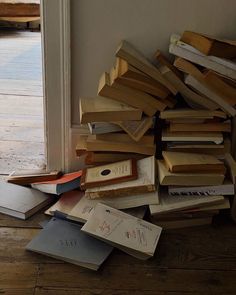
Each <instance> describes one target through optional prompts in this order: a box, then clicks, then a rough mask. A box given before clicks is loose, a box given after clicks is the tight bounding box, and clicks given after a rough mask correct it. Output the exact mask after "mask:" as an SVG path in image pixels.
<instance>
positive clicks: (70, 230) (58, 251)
mask: <svg viewBox="0 0 236 295" xmlns="http://www.w3.org/2000/svg"><path fill="white" fill-rule="evenodd" d="M26 249H27V250H30V251H33V252H37V253H40V254H44V255H48V256H50V257H53V258H57V259H61V260H64V261H66V262H69V263H73V264H76V265H80V266H83V267H86V268H89V269H92V270H97V269H98V268H99V266H100V265H101V264H102V263H103V262H104V261H105V260H106V258H107V257H108V256H109V255H110V253H111V252H112V250H113V248H112V247H111V246H110V245H107V244H105V243H104V242H102V241H99V240H97V239H95V238H93V237H91V236H89V235H87V234H85V233H84V232H82V231H81V225H79V224H75V223H72V222H68V221H66V220H61V219H57V218H52V219H51V220H50V221H49V222H48V223H47V224H46V225H45V226H44V228H43V229H42V230H41V231H40V233H39V234H38V235H37V236H36V237H35V238H33V240H32V241H30V242H29V243H28V245H27V246H26Z"/></svg>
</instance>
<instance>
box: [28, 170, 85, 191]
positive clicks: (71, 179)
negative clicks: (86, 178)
mask: <svg viewBox="0 0 236 295" xmlns="http://www.w3.org/2000/svg"><path fill="white" fill-rule="evenodd" d="M81 175H82V171H77V172H72V173H68V174H64V175H62V177H60V178H58V179H56V180H51V181H43V182H37V183H32V184H31V186H32V187H33V188H35V189H37V190H40V191H42V192H44V193H48V194H56V195H60V194H62V193H65V192H68V191H71V190H73V189H76V188H79V187H80V177H81Z"/></svg>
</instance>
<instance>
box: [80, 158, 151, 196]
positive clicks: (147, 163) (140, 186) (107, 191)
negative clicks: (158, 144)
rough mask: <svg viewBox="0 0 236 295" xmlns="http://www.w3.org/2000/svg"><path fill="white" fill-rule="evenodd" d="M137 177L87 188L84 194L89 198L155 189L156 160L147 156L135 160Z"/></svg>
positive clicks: (138, 192)
mask: <svg viewBox="0 0 236 295" xmlns="http://www.w3.org/2000/svg"><path fill="white" fill-rule="evenodd" d="M137 170H138V178H137V179H136V180H131V181H127V182H123V183H117V184H113V185H107V186H101V187H99V186H98V187H96V188H91V189H87V190H86V192H85V195H86V196H88V197H90V198H91V199H95V198H102V197H111V196H112V197H118V196H124V197H125V196H129V195H135V194H141V193H148V192H153V191H155V190H156V173H155V172H156V160H155V157H154V156H152V157H147V158H144V159H141V160H138V161H137Z"/></svg>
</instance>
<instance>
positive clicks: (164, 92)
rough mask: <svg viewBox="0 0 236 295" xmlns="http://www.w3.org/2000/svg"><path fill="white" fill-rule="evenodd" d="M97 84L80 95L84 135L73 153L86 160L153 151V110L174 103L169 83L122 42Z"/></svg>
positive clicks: (141, 155)
mask: <svg viewBox="0 0 236 295" xmlns="http://www.w3.org/2000/svg"><path fill="white" fill-rule="evenodd" d="M98 84H99V85H98V96H97V97H94V98H86V97H81V98H80V122H81V124H88V127H89V132H90V134H88V135H85V136H81V137H80V139H79V141H78V145H77V147H76V153H77V156H78V157H81V156H82V155H84V156H85V163H86V164H88V165H90V164H101V163H109V162H112V161H113V162H114V161H120V160H125V159H129V158H135V159H141V158H144V157H145V156H150V155H155V152H156V147H155V144H154V133H153V127H154V122H155V115H156V114H157V113H159V112H160V111H163V110H165V109H167V108H174V106H175V104H176V102H177V101H176V99H175V98H174V95H175V94H176V93H177V90H176V89H175V87H174V86H173V85H172V84H171V83H170V82H169V81H168V80H167V79H166V78H164V76H163V75H162V74H161V73H160V71H159V70H158V69H157V68H156V67H155V66H154V65H153V64H151V63H150V62H149V61H148V60H147V59H146V58H145V57H144V56H143V55H142V54H141V53H140V52H139V51H138V50H136V49H135V48H134V47H133V46H132V45H131V44H129V43H128V42H127V41H123V42H122V43H121V45H120V46H119V48H118V49H117V52H116V63H115V66H114V67H112V69H111V70H110V71H109V73H108V72H105V73H103V75H102V76H101V78H100V81H99V83H98Z"/></svg>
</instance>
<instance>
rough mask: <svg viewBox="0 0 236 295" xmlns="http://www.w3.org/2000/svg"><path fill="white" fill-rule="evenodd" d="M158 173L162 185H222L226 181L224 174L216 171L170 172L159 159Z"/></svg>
mask: <svg viewBox="0 0 236 295" xmlns="http://www.w3.org/2000/svg"><path fill="white" fill-rule="evenodd" d="M158 175H159V182H160V184H161V185H183V186H198V185H220V184H222V183H223V182H224V178H225V176H224V174H216V173H204V174H203V173H189V172H187V173H174V172H170V171H169V170H168V168H167V167H166V165H165V162H164V161H161V160H159V161H158Z"/></svg>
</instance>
